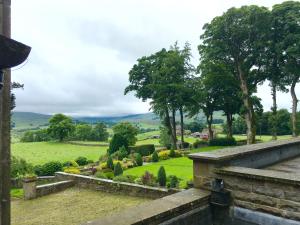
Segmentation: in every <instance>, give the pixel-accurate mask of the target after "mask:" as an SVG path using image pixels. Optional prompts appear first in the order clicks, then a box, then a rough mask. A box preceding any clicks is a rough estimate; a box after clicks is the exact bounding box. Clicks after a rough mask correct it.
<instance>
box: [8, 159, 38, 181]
mask: <svg viewBox="0 0 300 225" xmlns="http://www.w3.org/2000/svg"><path fill="white" fill-rule="evenodd" d="M33 172H34V171H33V167H32V165H31V164H29V163H27V162H26V161H25V160H24V159H21V158H16V157H14V156H13V157H12V159H11V171H10V176H11V177H12V178H16V177H19V176H24V175H26V174H30V173H33Z"/></svg>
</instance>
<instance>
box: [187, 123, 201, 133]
mask: <svg viewBox="0 0 300 225" xmlns="http://www.w3.org/2000/svg"><path fill="white" fill-rule="evenodd" d="M203 128H205V125H204V124H203V123H201V122H197V121H193V122H191V123H189V124H185V125H184V129H186V130H190V131H191V132H192V133H195V132H201V131H202V130H203Z"/></svg>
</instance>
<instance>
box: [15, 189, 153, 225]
mask: <svg viewBox="0 0 300 225" xmlns="http://www.w3.org/2000/svg"><path fill="white" fill-rule="evenodd" d="M146 201H149V200H148V199H144V198H137V197H129V196H125V195H114V194H108V193H104V192H100V191H91V190H85V189H78V188H71V189H67V190H65V191H63V192H59V193H56V194H52V195H48V196H44V197H41V198H37V199H34V200H30V201H24V200H13V201H12V224H14V225H41V224H42V225H70V224H82V223H84V222H87V221H90V220H95V219H98V218H100V217H102V216H106V215H108V214H110V213H114V212H116V211H119V210H122V209H125V208H127V207H130V206H133V205H138V204H140V203H142V202H146Z"/></svg>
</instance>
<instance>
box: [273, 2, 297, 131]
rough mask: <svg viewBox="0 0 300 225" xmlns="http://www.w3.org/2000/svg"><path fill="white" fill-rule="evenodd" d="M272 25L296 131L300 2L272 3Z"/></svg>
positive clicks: (293, 127)
mask: <svg viewBox="0 0 300 225" xmlns="http://www.w3.org/2000/svg"><path fill="white" fill-rule="evenodd" d="M272 17H273V21H274V27H275V29H276V35H277V36H278V38H277V40H276V45H275V47H276V49H277V51H278V52H279V55H280V58H281V59H280V63H281V66H282V68H283V71H284V74H285V81H286V84H287V85H290V93H291V96H292V102H293V105H292V131H293V136H294V137H296V136H297V135H298V132H297V105H298V99H297V96H296V92H295V87H296V84H297V83H298V82H299V81H300V73H299V71H300V64H299V58H300V35H299V33H300V26H299V23H300V2H296V1H286V2H283V3H282V4H278V5H274V6H273V9H272Z"/></svg>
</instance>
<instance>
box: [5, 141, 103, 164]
mask: <svg viewBox="0 0 300 225" xmlns="http://www.w3.org/2000/svg"><path fill="white" fill-rule="evenodd" d="M11 146H12V155H13V156H17V157H21V158H23V159H25V160H26V161H27V162H29V163H32V164H33V165H37V164H42V163H46V162H49V161H53V160H55V161H60V162H65V161H68V160H75V159H76V158H77V157H78V156H85V157H87V158H88V159H92V160H98V159H99V156H100V155H102V154H105V153H106V150H107V147H106V146H104V147H94V146H79V145H71V144H66V143H57V142H33V143H14V144H12V145H11Z"/></svg>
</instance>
